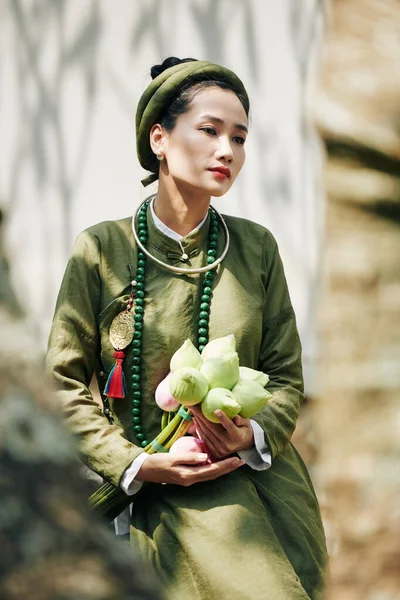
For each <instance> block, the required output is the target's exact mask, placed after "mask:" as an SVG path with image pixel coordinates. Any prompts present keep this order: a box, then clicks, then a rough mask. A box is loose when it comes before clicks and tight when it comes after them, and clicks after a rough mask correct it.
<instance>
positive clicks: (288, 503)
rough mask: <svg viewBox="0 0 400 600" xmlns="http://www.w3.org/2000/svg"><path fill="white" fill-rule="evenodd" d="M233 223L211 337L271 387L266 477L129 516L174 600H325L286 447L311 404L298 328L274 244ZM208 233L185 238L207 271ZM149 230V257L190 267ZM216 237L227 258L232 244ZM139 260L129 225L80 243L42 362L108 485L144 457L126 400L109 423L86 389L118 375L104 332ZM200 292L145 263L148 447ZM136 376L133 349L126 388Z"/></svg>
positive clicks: (193, 491) (152, 490)
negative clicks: (164, 383)
mask: <svg viewBox="0 0 400 600" xmlns="http://www.w3.org/2000/svg"><path fill="white" fill-rule="evenodd" d="M225 219H226V223H227V225H228V228H229V231H230V236H231V243H230V247H229V251H228V254H227V256H226V258H225V260H224V261H223V263H222V264H221V265H219V267H218V268H217V272H216V277H215V280H214V284H213V298H212V302H211V314H210V328H209V339H210V340H212V339H215V338H218V337H221V336H225V335H227V334H229V333H233V334H234V335H235V338H236V343H237V351H238V353H239V358H240V364H241V365H244V366H248V367H251V368H255V369H259V370H262V371H264V372H266V373H268V374H269V376H270V382H269V384H268V385H267V389H268V390H269V391H270V392H271V393H272V399H271V401H270V403H269V404H268V405H267V406H266V407H265V408H264V409H263V410H262V411H261V412H260V413H259V414H258V415H257V416H256V417H255V420H256V421H257V422H258V423H259V424H260V425H261V427H262V428H263V430H264V432H265V438H266V441H267V443H268V445H269V447H270V449H271V453H272V456H273V461H272V466H271V468H270V469H268V470H266V471H256V470H253V469H251V468H250V467H248V466H244V467H241V468H240V469H238V470H236V471H235V472H234V473H231V474H229V475H226V476H223V477H221V478H219V479H217V480H216V481H209V482H206V483H202V484H196V485H194V486H191V487H182V486H172V485H166V486H162V485H149V486H148V487H147V488H145V490H144V491H143V492H141V493H140V494H139V496H138V497H137V498H136V500H135V502H134V505H133V506H134V508H133V516H132V525H131V540H132V543H133V544H134V545H135V547H138V548H139V550H140V553H141V554H142V556H143V557H144V558H145V559H146V561H147V562H148V564H149V565H151V567H152V568H153V569H154V571H155V573H156V574H157V576H158V577H159V578H160V579H161V580H162V581H163V582H164V584H165V589H166V597H167V598H168V599H171V600H172V599H173V600H183V599H185V600H186V599H187V598H190V599H191V600H205V599H206V598H207V599H211V600H214V599H215V600H217V599H218V600H228V599H229V600H232V599H234V600H236V599H237V600H239V599H240V600H246V599H248V600H250V599H251V600H253V599H258V598H263V599H265V600H280V599H282V600H303V599H306V598H311V599H313V600H315V599H318V598H321V595H322V591H321V590H322V586H323V575H324V569H325V565H326V548H325V538H324V533H323V528H322V524H321V518H320V513H319V508H318V503H317V499H316V497H315V493H314V490H313V487H312V484H311V481H310V478H309V475H308V473H307V470H306V468H305V466H304V464H303V461H302V460H301V458H300V456H299V455H298V453H297V452H296V450H295V448H294V447H293V446H292V444H291V443H290V437H291V435H292V433H293V430H294V428H295V424H296V418H297V415H298V411H299V407H300V403H301V401H302V399H303V393H302V392H303V388H302V386H303V384H302V371H301V348H300V342H299V337H298V333H297V329H296V321H295V316H294V313H293V309H292V306H291V303H290V298H289V294H288V290H287V285H286V280H285V276H284V271H283V267H282V263H281V260H280V257H279V252H278V249H277V245H276V242H275V240H274V238H273V236H272V234H271V233H270V232H269V231H268V230H266V229H265V228H263V227H261V226H260V225H257V224H255V223H252V222H250V221H246V220H244V219H238V218H235V217H225ZM209 226H210V219H209V218H208V219H207V220H206V222H205V224H204V225H203V226H202V227H201V228H200V229H198V230H196V231H194V232H192V233H191V234H190V235H188V236H186V237H185V238H183V240H182V246H183V248H184V251H185V252H186V254H188V256H189V262H190V265H191V266H202V265H204V264H205V261H206V250H207V235H208V229H209ZM148 229H149V249H150V251H151V252H152V254H153V255H154V256H156V257H158V258H160V259H161V260H163V261H166V262H169V263H170V264H174V265H182V263H181V261H180V257H181V255H182V251H181V249H180V247H179V245H178V243H177V242H175V241H174V240H172V239H170V238H168V237H167V236H165V235H164V234H163V233H162V232H160V231H159V230H158V229H157V228H156V226H155V225H154V222H153V220H152V217H151V213H150V211H148ZM220 230H221V235H220V236H219V242H218V252H219V253H220V252H221V251H222V249H223V246H224V241H225V240H224V235H223V230H222V227H220ZM136 257H137V247H136V244H135V241H134V238H133V234H132V229H131V219H130V218H127V219H122V220H119V221H112V222H111V221H110V222H104V223H100V224H98V225H95V226H94V227H91V228H89V229H88V230H86V231H85V232H83V233H82V234H81V235H80V236H79V237H78V239H77V242H76V244H75V247H74V250H73V252H72V256H71V258H70V261H69V263H68V266H67V269H66V273H65V276H64V280H63V283H62V286H61V290H60V294H59V298H58V301H57V307H56V313H55V317H54V322H53V326H52V331H51V335H50V341H49V350H48V354H47V371H48V373H49V377H50V379H51V380H52V381H53V383H54V384H55V385H56V388H57V392H56V396H57V397H58V399H59V402H60V403H61V404H62V405H63V406H64V409H65V411H66V416H67V422H68V423H69V426H70V427H71V429H72V430H73V431H74V432H75V434H76V435H77V436H78V438H79V444H80V451H81V455H82V458H83V460H84V462H85V463H86V464H87V465H88V466H89V467H91V468H92V469H93V470H95V471H96V472H98V473H99V474H100V475H102V476H103V477H104V478H106V479H107V480H109V481H111V482H112V483H114V484H118V483H119V482H120V480H121V477H122V475H123V473H124V471H125V469H126V468H127V466H128V465H129V464H130V463H131V461H132V460H133V459H134V458H135V457H136V456H138V454H139V453H140V452H142V449H141V448H139V446H138V445H137V444H136V440H135V436H134V432H133V430H132V424H131V391H129V393H128V397H127V398H125V399H118V400H117V399H116V400H113V401H110V406H111V409H112V412H113V416H114V424H113V425H111V424H110V423H109V422H108V420H107V419H106V418H105V416H104V415H103V413H102V410H101V409H100V408H99V406H98V405H97V404H96V403H95V402H94V401H93V399H92V397H91V395H90V392H89V389H88V386H89V382H90V380H91V377H92V373H96V376H97V379H98V382H99V386H100V389H104V385H105V382H106V378H107V375H108V373H109V372H110V370H111V369H112V367H113V364H114V359H113V348H112V346H111V344H110V341H109V337H108V332H109V327H110V324H111V321H112V319H113V318H114V317H115V315H116V314H118V312H120V311H121V310H122V309H123V308H125V304H126V301H127V300H128V298H129V295H130V291H131V287H130V281H131V280H132V279H133V276H134V273H135V265H136ZM201 282H202V276H201V275H200V276H199V275H177V274H174V273H171V272H170V271H167V270H165V269H162V268H160V267H158V266H157V265H156V264H154V263H153V262H151V261H148V265H147V267H146V279H145V317H144V328H143V350H142V364H143V367H142V378H143V407H142V420H143V427H144V431H145V434H146V437H148V439H153V438H154V437H155V436H156V435H157V434H158V433H159V430H160V419H161V411H160V409H159V408H158V407H157V405H156V403H155V401H154V391H155V388H156V386H157V385H158V383H159V382H160V381H161V380H162V379H163V378H164V377H165V376H166V375H167V373H168V371H169V361H170V358H171V356H172V354H173V353H174V352H175V351H176V350H177V349H178V348H179V347H180V345H181V344H182V343H183V342H184V341H185V339H187V338H189V339H191V340H192V341H193V342H195V340H196V329H197V316H198V313H199V305H200V286H201ZM130 368H131V354H130V352H129V351H127V356H126V358H125V360H124V371H125V376H126V379H127V382H128V384H129V381H130ZM103 372H104V374H102V373H103ZM128 387H129V385H128Z"/></svg>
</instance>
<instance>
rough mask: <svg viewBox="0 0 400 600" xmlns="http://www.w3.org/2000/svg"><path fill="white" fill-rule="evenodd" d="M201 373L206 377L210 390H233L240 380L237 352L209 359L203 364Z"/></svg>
mask: <svg viewBox="0 0 400 600" xmlns="http://www.w3.org/2000/svg"><path fill="white" fill-rule="evenodd" d="M200 373H202V374H203V375H205V377H206V378H207V380H208V383H209V386H210V389H212V388H226V389H227V390H231V389H232V388H233V386H234V385H235V384H236V383H237V382H238V380H239V357H238V355H237V352H229V353H228V354H224V355H223V356H216V357H215V358H209V359H208V360H206V361H205V362H204V363H203V366H202V367H201V369H200Z"/></svg>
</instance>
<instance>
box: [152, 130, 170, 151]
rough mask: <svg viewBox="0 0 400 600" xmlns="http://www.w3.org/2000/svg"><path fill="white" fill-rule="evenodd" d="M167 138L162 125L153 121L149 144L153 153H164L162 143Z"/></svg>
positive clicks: (163, 143)
mask: <svg viewBox="0 0 400 600" xmlns="http://www.w3.org/2000/svg"><path fill="white" fill-rule="evenodd" d="M166 139H167V135H166V132H165V130H164V128H163V126H162V125H160V124H159V123H155V124H154V125H153V127H152V128H151V129H150V146H151V149H152V150H153V152H154V154H155V155H157V154H164V145H165V142H166Z"/></svg>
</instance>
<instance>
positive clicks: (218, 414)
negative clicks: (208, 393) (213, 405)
mask: <svg viewBox="0 0 400 600" xmlns="http://www.w3.org/2000/svg"><path fill="white" fill-rule="evenodd" d="M214 415H217V417H220V416H221V415H222V411H220V410H214Z"/></svg>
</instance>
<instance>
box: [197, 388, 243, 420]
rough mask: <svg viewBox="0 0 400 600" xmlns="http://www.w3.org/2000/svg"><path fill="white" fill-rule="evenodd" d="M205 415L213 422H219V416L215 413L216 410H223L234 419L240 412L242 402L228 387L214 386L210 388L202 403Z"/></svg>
mask: <svg viewBox="0 0 400 600" xmlns="http://www.w3.org/2000/svg"><path fill="white" fill-rule="evenodd" d="M201 410H202V413H203V415H204V416H205V418H206V419H208V420H209V421H212V423H219V419H218V417H217V416H216V415H215V414H214V412H215V411H216V410H222V411H223V412H224V413H225V414H226V416H227V417H229V418H230V419H233V418H234V417H236V415H238V414H239V411H240V404H239V403H238V402H237V401H236V399H235V396H234V395H233V394H232V392H231V391H229V390H227V389H226V388H214V389H212V390H210V391H209V392H208V394H207V396H206V397H205V398H204V400H203V402H202V403H201Z"/></svg>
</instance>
